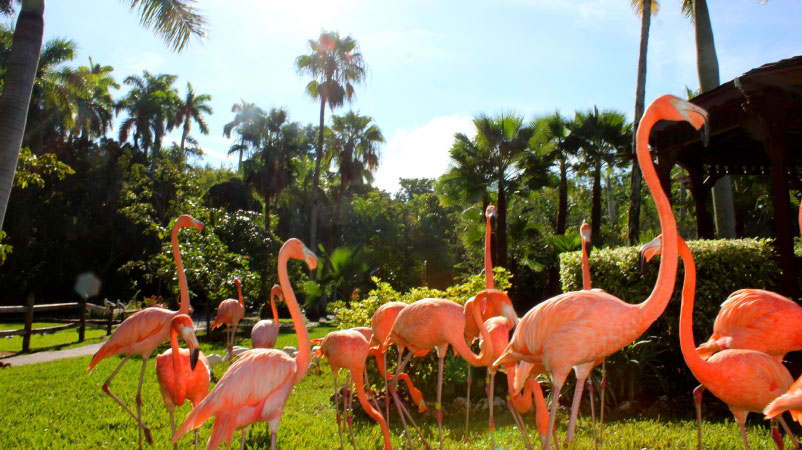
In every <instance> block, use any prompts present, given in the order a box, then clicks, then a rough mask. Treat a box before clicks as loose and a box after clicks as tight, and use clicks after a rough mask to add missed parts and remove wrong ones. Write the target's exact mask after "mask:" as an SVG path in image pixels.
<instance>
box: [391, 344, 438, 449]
mask: <svg viewBox="0 0 802 450" xmlns="http://www.w3.org/2000/svg"><path fill="white" fill-rule="evenodd" d="M403 353H404V350H403V349H399V353H398V361H399V363H398V366H397V367H396V372H395V375H393V378H392V380H391V381H390V391H391V392H392V394H393V401H394V402H395V404H396V408H398V414H399V415H400V416H401V421H402V423H403V424H404V431H405V432H406V434H407V440H408V441H409V446H410V448H413V447H412V439H411V438H410V436H409V430H407V427H406V421H405V420H404V415H405V414H406V418H407V419H409V422H410V423H411V424H412V427H413V428H414V429H415V432H416V433H418V436H420V438H421V440H422V441H423V445H425V446H426V448H427V449H428V450H431V449H432V447H431V446H429V442H428V441H426V438H425V437H424V436H423V433H421V431H420V428H418V424H417V423H415V419H413V418H412V415H411V414H410V413H409V410H407V407H406V406H404V403H402V402H401V399H399V398H398V392H397V391H396V386H398V374H400V373H402V372H403V369H404V367H406V365H407V363H408V362H409V359H410V358H411V357H412V352H410V353H409V354H407V356H406V357H405V358H404V359H403V360H402V359H401V356H402V355H403Z"/></svg>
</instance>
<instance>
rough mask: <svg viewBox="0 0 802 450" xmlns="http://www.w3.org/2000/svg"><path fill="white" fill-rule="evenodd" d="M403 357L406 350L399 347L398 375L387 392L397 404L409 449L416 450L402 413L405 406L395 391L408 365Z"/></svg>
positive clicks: (391, 381) (388, 386)
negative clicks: (404, 366) (399, 378)
mask: <svg viewBox="0 0 802 450" xmlns="http://www.w3.org/2000/svg"><path fill="white" fill-rule="evenodd" d="M403 355H404V349H403V348H402V347H398V364H397V365H396V368H395V373H396V375H393V378H392V379H391V380H390V383H389V384H388V385H387V391H388V392H387V395H392V396H393V402H394V403H395V408H396V409H397V410H398V415H399V416H400V417H401V424H402V425H403V426H404V435H405V436H406V437H407V442H408V443H409V449H410V450H414V449H415V447H414V446H413V445H412V437H411V436H410V435H409V429H408V428H407V420H406V419H405V418H404V412H403V411H402V410H403V408H404V405H403V404H402V403H401V400H400V399H399V398H398V393H397V392H396V390H395V387H396V386H397V385H398V377H397V375H398V374H399V373H401V368H402V367H403V366H402V364H406V361H402V360H401V357H402V356H403ZM410 355H411V353H410ZM386 373H387V372H386V371H385V374H386ZM385 380H386V378H385ZM388 415H389V409H388Z"/></svg>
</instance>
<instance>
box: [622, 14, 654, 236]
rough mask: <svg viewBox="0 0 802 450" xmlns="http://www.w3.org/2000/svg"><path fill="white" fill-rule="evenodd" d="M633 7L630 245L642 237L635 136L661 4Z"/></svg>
mask: <svg viewBox="0 0 802 450" xmlns="http://www.w3.org/2000/svg"><path fill="white" fill-rule="evenodd" d="M631 2H632V8H634V9H635V12H636V13H638V14H639V15H640V18H641V22H640V52H639V53H638V84H637V86H636V87H635V119H634V121H633V122H632V123H633V127H634V128H633V133H632V136H633V141H632V156H633V157H632V176H631V178H630V185H629V220H628V223H627V236H628V239H629V245H635V244H637V243H638V241H639V237H640V201H641V179H642V178H643V175H642V174H641V171H640V166H638V163H637V161H636V160H635V157H634V156H635V141H634V137H635V134H636V133H637V131H638V124H639V123H640V119H641V117H642V116H643V110H644V107H645V106H644V103H645V97H646V50H647V48H648V47H649V27H650V26H651V22H652V16H653V15H655V14H657V9H658V8H659V4H658V3H657V1H655V0H631Z"/></svg>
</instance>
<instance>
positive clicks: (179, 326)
mask: <svg viewBox="0 0 802 450" xmlns="http://www.w3.org/2000/svg"><path fill="white" fill-rule="evenodd" d="M193 328H194V325H193V323H192V320H191V319H190V318H189V316H180V315H179V316H176V317H175V318H174V319H173V324H172V327H171V330H170V348H169V349H167V350H165V351H164V353H162V354H160V355H158V356H156V377H157V379H158V380H159V390H160V391H161V393H162V399H163V400H164V407H165V408H167V412H169V413H170V430H171V431H172V433H175V419H174V418H173V410H174V409H175V407H176V406H181V405H183V404H184V401H185V400H187V399H189V401H190V402H191V403H192V406H195V405H197V404H198V403H200V401H201V400H203V399H204V398H205V397H206V394H207V393H208V392H209V376H210V371H209V362H208V361H206V356H204V355H203V353H202V352H199V351H197V348H198V341H197V340H196V339H195V333H194V331H193ZM182 331H184V332H183V333H182V336H186V337H188V338H190V340H191V342H190V341H187V345H188V346H189V348H190V349H196V352H197V354H196V355H194V356H191V355H190V350H187V349H185V348H182V349H180V350H179V348H178V333H180V332H182ZM176 355H177V356H176ZM172 433H171V436H172ZM173 448H174V449H175V450H178V444H173ZM197 448H198V430H195V449H196V450H197Z"/></svg>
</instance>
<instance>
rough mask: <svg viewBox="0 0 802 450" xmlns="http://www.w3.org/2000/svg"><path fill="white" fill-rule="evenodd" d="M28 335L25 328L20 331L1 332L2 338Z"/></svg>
mask: <svg viewBox="0 0 802 450" xmlns="http://www.w3.org/2000/svg"><path fill="white" fill-rule="evenodd" d="M26 334H28V332H27V331H25V328H20V329H19V330H2V331H0V338H4V337H6V336H25V335H26Z"/></svg>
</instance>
